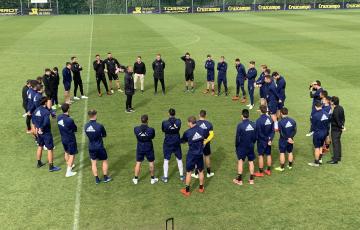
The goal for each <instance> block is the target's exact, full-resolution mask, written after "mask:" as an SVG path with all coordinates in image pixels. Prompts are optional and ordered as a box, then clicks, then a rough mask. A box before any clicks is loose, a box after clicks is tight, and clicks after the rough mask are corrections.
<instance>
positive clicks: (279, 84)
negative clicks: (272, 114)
mask: <svg viewBox="0 0 360 230" xmlns="http://www.w3.org/2000/svg"><path fill="white" fill-rule="evenodd" d="M272 77H273V78H274V81H275V83H276V89H277V91H278V94H279V97H280V100H281V102H279V103H278V106H277V107H278V108H277V113H276V116H277V117H278V118H280V110H281V109H282V108H283V107H284V105H285V99H286V94H285V89H286V81H285V78H284V77H283V76H281V75H280V74H279V73H278V72H273V73H272Z"/></svg>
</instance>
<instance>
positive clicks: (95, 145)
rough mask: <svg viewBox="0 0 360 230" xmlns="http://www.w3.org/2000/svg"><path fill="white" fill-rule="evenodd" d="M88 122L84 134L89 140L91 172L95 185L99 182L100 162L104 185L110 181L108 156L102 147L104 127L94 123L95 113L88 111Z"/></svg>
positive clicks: (104, 133)
mask: <svg viewBox="0 0 360 230" xmlns="http://www.w3.org/2000/svg"><path fill="white" fill-rule="evenodd" d="M88 116H89V120H90V121H89V122H88V123H87V124H86V125H85V128H84V129H85V133H86V136H87V137H88V138H89V156H90V160H91V170H92V173H93V175H94V177H95V183H96V184H99V183H100V182H101V180H100V178H99V176H98V170H97V161H98V160H99V161H102V171H103V175H104V183H108V182H110V181H111V180H112V178H111V177H109V176H108V168H109V163H108V155H107V152H106V149H105V147H104V143H103V138H104V137H106V130H105V128H104V126H103V125H102V124H100V123H97V122H96V118H97V111H96V110H90V111H89V112H88Z"/></svg>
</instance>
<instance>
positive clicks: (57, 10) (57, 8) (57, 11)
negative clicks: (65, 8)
mask: <svg viewBox="0 0 360 230" xmlns="http://www.w3.org/2000/svg"><path fill="white" fill-rule="evenodd" d="M56 14H57V15H59V0H56Z"/></svg>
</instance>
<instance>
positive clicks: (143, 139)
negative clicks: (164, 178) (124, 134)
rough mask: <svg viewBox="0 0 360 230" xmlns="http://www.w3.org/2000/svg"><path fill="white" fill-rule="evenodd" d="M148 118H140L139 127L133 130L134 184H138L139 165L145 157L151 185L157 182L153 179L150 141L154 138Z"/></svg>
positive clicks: (153, 168)
mask: <svg viewBox="0 0 360 230" xmlns="http://www.w3.org/2000/svg"><path fill="white" fill-rule="evenodd" d="M148 121H149V117H148V115H146V114H145V115H142V116H141V125H140V126H136V127H135V128H134V134H135V136H136V139H137V146H136V164H135V170H134V171H135V172H134V174H135V176H134V178H133V179H132V181H133V183H134V184H138V181H139V174H140V168H141V164H142V162H143V161H144V159H145V157H146V159H147V160H148V161H149V167H150V176H151V180H150V183H151V184H155V183H157V182H158V181H159V179H158V178H156V177H155V166H154V162H155V154H154V146H153V143H152V140H153V139H154V137H155V129H153V128H151V127H149V126H148Z"/></svg>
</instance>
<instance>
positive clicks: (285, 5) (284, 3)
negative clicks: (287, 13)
mask: <svg viewBox="0 0 360 230" xmlns="http://www.w3.org/2000/svg"><path fill="white" fill-rule="evenodd" d="M284 10H286V0H284Z"/></svg>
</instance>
